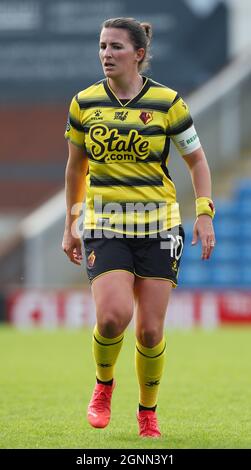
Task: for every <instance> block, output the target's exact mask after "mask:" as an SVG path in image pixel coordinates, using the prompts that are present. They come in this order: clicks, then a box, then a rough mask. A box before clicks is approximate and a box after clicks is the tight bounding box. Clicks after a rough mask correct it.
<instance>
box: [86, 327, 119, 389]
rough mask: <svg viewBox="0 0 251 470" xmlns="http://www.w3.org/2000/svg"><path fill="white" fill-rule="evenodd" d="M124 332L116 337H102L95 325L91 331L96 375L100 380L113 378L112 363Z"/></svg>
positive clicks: (105, 380)
mask: <svg viewBox="0 0 251 470" xmlns="http://www.w3.org/2000/svg"><path fill="white" fill-rule="evenodd" d="M123 339H124V334H123V333H122V334H121V335H120V336H117V337H116V338H104V336H101V335H100V334H99V332H98V329H97V325H96V326H95V328H94V332H93V342H92V346H93V347H92V351H93V355H94V359H95V362H96V376H97V378H98V379H99V380H101V381H102V382H108V381H109V380H111V379H113V375H114V365H115V363H116V360H117V357H118V355H119V352H120V349H121V347H122V343H123Z"/></svg>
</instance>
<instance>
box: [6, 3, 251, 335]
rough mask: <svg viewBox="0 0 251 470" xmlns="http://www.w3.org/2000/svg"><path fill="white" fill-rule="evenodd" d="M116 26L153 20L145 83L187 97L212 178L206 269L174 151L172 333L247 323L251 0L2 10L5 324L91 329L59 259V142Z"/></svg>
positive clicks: (75, 273)
mask: <svg viewBox="0 0 251 470" xmlns="http://www.w3.org/2000/svg"><path fill="white" fill-rule="evenodd" d="M115 16H133V17H135V18H137V19H138V20H145V21H150V22H151V23H152V25H153V31H154V38H153V48H152V55H153V60H152V66H151V70H150V71H149V72H148V75H150V76H152V77H153V78H154V79H155V80H157V81H160V82H162V83H165V84H167V85H168V86H170V87H173V88H175V89H177V90H178V91H179V93H180V94H181V95H182V96H183V97H184V98H185V99H186V100H187V102H188V103H189V105H190V108H191V112H192V115H193V117H194V121H195V124H196V128H197V130H198V133H199V136H200V139H201V141H202V144H203V146H204V148H205V151H206V154H207V157H208V161H209V165H210V167H211V170H212V177H213V183H214V186H213V196H214V199H215V202H216V208H217V214H216V217H215V229H216V237H217V246H216V248H215V252H214V255H213V257H212V260H210V261H209V262H202V261H201V259H200V247H199V246H198V247H193V248H192V247H191V246H190V241H191V236H192V226H193V221H194V197H193V191H192V185H191V181H190V177H189V174H188V172H187V169H186V168H185V165H184V163H183V162H182V159H181V157H180V156H179V155H177V154H176V152H175V149H174V148H173V149H172V157H171V164H170V167H171V169H170V173H171V176H172V177H173V179H174V181H175V183H176V185H177V192H178V200H179V202H180V206H181V213H182V217H183V221H184V226H185V230H186V235H187V237H186V245H185V251H184V257H183V260H182V265H181V272H180V287H179V289H177V290H176V291H175V292H174V293H173V298H172V302H171V305H170V313H169V315H168V317H167V326H168V327H169V328H170V329H171V328H185V329H189V328H193V327H194V326H195V325H199V326H202V327H205V328H215V327H217V326H218V325H221V324H240V323H241V324H243V323H244V324H248V323H251V293H250V288H251V249H250V247H251V163H250V161H251V160H250V156H251V129H250V109H251V35H250V19H251V2H250V0H225V1H220V0H179V1H175V2H174V1H165V2H163V0H155V1H154V2H145V1H143V0H138V1H137V2H135V1H133V0H116V1H115V0H107V1H103V0H92V1H89V0H53V1H52V0H51V1H50V0H0V44H1V45H0V64H1V66H0V121H1V125H0V129H1V131H0V132H1V147H0V152H1V155H0V244H1V245H0V286H1V287H0V319H1V321H2V322H11V323H13V324H15V325H16V326H18V327H31V326H36V327H38V326H43V327H49V328H53V327H58V326H66V327H81V326H85V325H86V326H88V325H92V324H93V323H94V307H93V303H92V300H91V297H90V290H89V287H88V283H87V278H86V275H85V272H84V268H83V269H82V268H78V267H76V266H74V265H72V264H71V263H70V262H69V261H68V260H67V258H66V256H65V255H64V254H63V252H62V251H61V240H62V234H63V227H64V213H65V203H64V194H63V185H64V169H65V164H66V159H67V145H66V142H65V140H64V137H63V134H64V129H65V123H66V118H67V113H68V107H69V103H70V100H71V97H72V96H73V95H74V94H75V93H76V92H78V91H79V90H81V89H83V88H85V87H86V86H88V85H89V84H91V83H92V82H94V81H96V80H98V79H100V78H102V70H101V67H100V65H99V60H98V36H99V28H100V24H101V23H102V21H103V20H104V19H106V18H109V17H115ZM184 306H185V308H184Z"/></svg>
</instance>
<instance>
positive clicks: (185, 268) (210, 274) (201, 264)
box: [179, 179, 251, 289]
mask: <svg viewBox="0 0 251 470" xmlns="http://www.w3.org/2000/svg"><path fill="white" fill-rule="evenodd" d="M215 205H216V216H215V218H214V228H215V234H216V241H217V243H216V246H215V249H214V252H213V255H212V257H211V259H210V260H207V261H202V260H201V243H200V242H199V243H198V244H197V245H195V246H191V241H192V234H193V225H194V220H191V221H189V222H186V223H185V224H184V228H185V233H186V240H185V246H184V252H183V257H182V261H181V269H180V277H179V285H180V286H181V287H188V288H214V289H228V288H229V289H232V288H242V289H251V179H244V180H241V181H239V182H238V186H237V187H236V189H235V190H234V191H233V198H232V199H231V200H228V201H226V200H216V202H215Z"/></svg>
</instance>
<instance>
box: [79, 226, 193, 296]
mask: <svg viewBox="0 0 251 470" xmlns="http://www.w3.org/2000/svg"><path fill="white" fill-rule="evenodd" d="M155 235H156V238H152V237H150V236H148V237H147V238H136V237H135V238H133V237H130V238H128V237H126V236H125V235H124V236H119V237H117V236H112V234H111V232H110V233H109V238H107V237H106V236H105V234H104V233H102V234H100V238H97V236H95V238H92V237H89V236H87V237H85V236H84V240H83V241H84V248H85V256H86V267H87V274H88V278H89V280H90V282H92V281H93V280H94V279H95V278H97V277H98V276H100V275H102V274H104V273H107V272H110V271H114V270H119V271H120V270H123V271H128V272H130V273H132V274H134V275H135V276H139V277H143V278H153V279H167V280H170V281H171V282H172V284H173V286H174V287H176V286H177V278H178V272H179V265H180V259H181V255H182V250H183V246H184V238H185V234H184V230H183V227H182V225H178V226H177V227H173V228H172V229H170V230H167V231H165V232H161V233H158V234H155ZM111 236H112V238H110V237H111Z"/></svg>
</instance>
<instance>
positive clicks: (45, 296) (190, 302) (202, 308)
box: [7, 289, 251, 329]
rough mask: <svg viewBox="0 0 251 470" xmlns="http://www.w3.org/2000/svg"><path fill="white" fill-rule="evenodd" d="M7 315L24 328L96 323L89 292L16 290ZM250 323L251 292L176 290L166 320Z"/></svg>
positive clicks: (180, 324)
mask: <svg viewBox="0 0 251 470" xmlns="http://www.w3.org/2000/svg"><path fill="white" fill-rule="evenodd" d="M7 315H8V321H9V322H10V323H12V324H14V325H15V326H17V327H20V328H26V327H44V328H56V327H69V328H78V327H83V326H91V325H94V324H95V307H94V303H93V300H92V297H91V292H90V290H89V289H83V290H59V291H48V290H36V289H27V290H18V291H14V292H11V293H9V295H8V298H7ZM248 323H250V324H251V293H249V292H241V291H224V292H214V291H203V292H190V291H184V290H180V291H178V290H177V291H174V292H173V294H172V297H171V301H170V304H169V307H168V314H167V317H166V327H167V328H169V329H189V328H192V327H194V326H200V327H202V328H215V327H217V326H218V325H222V324H248Z"/></svg>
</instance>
